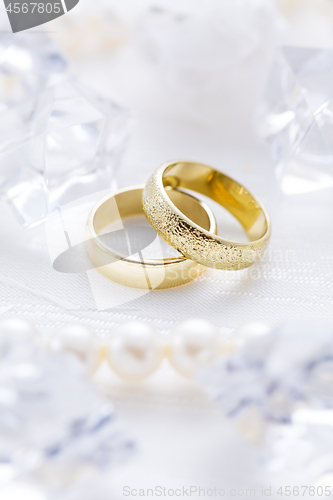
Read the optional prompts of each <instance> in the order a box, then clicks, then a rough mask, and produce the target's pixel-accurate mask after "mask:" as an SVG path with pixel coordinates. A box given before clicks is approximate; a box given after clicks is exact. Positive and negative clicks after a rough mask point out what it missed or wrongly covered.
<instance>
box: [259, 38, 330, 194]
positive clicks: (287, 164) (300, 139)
mask: <svg viewBox="0 0 333 500" xmlns="http://www.w3.org/2000/svg"><path fill="white" fill-rule="evenodd" d="M257 125H258V130H259V133H260V134H261V135H262V137H263V138H264V139H265V140H266V141H267V143H268V145H269V147H270V150H271V154H272V157H273V160H274V163H275V167H276V174H277V178H278V181H279V183H280V185H281V188H282V190H283V191H284V192H285V193H286V194H295V193H304V192H309V191H314V190H318V189H323V188H328V187H332V186H333V140H332V131H333V50H330V49H306V48H300V47H282V48H279V49H277V52H276V56H275V59H274V62H273V66H272V69H271V73H270V75H269V78H268V82H267V86H266V90H265V93H264V97H263V100H262V103H261V105H260V107H259V110H258V116H257Z"/></svg>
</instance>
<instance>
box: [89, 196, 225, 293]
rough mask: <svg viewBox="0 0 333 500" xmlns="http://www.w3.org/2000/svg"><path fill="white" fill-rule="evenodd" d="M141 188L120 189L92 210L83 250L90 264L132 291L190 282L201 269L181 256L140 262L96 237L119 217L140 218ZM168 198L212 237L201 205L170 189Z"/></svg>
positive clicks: (212, 226) (209, 219) (205, 208)
mask: <svg viewBox="0 0 333 500" xmlns="http://www.w3.org/2000/svg"><path fill="white" fill-rule="evenodd" d="M143 188H144V186H134V187H131V188H126V189H122V190H120V191H118V192H116V193H115V194H113V195H112V196H107V197H105V198H103V199H102V200H101V201H100V202H99V203H98V204H97V205H96V206H95V207H94V209H93V210H92V212H91V214H90V216H89V218H88V222H87V230H86V239H87V242H86V248H87V253H88V256H89V259H90V261H91V262H92V264H93V265H94V267H95V268H97V269H98V270H99V271H100V272H101V273H102V274H104V275H105V276H106V277H107V278H109V279H111V280H112V281H115V282H117V283H121V284H122V285H126V286H130V287H134V288H141V289H160V288H170V287H174V286H178V285H182V284H184V283H187V282H189V281H192V280H194V279H195V278H197V277H198V276H200V274H202V273H203V272H204V270H205V267H204V266H201V265H200V264H197V263H195V262H193V261H191V260H188V259H186V258H184V257H183V256H181V255H180V256H179V257H178V256H177V257H173V258H168V259H144V260H141V261H140V259H139V260H135V258H134V257H124V256H122V255H120V254H118V253H116V252H115V251H114V250H112V249H111V248H109V247H108V246H106V245H105V243H103V241H102V240H101V239H100V237H99V235H100V234H101V233H103V230H104V228H106V227H107V226H108V225H110V224H111V223H121V220H122V219H123V218H126V217H131V216H135V215H140V214H142V215H143V210H142V192H143ZM170 199H171V200H172V202H173V203H174V204H175V206H177V207H179V209H180V210H181V211H182V212H184V213H186V214H187V215H188V216H189V217H190V218H191V219H193V220H195V221H196V222H197V223H198V224H199V225H201V226H203V227H204V228H206V229H207V231H210V232H212V233H215V234H216V231H217V227H216V220H215V217H214V215H213V213H212V211H211V210H210V208H209V207H208V206H207V205H206V204H205V203H202V202H201V201H199V200H198V199H197V198H195V197H193V196H191V195H189V194H187V193H184V192H182V191H178V190H172V192H171V193H170ZM111 236H112V233H111ZM156 237H157V235H156ZM110 260H111V263H110Z"/></svg>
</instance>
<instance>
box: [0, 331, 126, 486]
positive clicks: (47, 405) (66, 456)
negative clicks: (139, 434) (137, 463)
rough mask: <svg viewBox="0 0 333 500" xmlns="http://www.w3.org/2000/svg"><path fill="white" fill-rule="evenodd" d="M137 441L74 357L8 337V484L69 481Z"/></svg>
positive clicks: (1, 368) (3, 429)
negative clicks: (30, 479) (28, 477)
mask: <svg viewBox="0 0 333 500" xmlns="http://www.w3.org/2000/svg"><path fill="white" fill-rule="evenodd" d="M132 449H133V443H132V441H131V440H130V439H129V438H128V437H126V436H125V434H124V431H123V430H122V429H121V427H120V426H119V424H118V422H117V419H116V417H115V414H114V411H113V408H112V406H111V404H110V403H109V402H108V401H107V400H106V399H105V398H104V397H103V396H101V395H100V394H99V393H98V391H97V389H96V388H95V387H94V385H93V383H92V382H91V381H90V380H88V378H87V377H86V375H85V372H84V368H83V365H82V364H81V362H80V361H79V359H78V358H76V357H75V356H74V355H70V354H67V355H66V354H62V355H55V354H51V353H48V352H46V351H44V350H42V349H41V348H40V347H39V346H38V345H37V344H36V343H35V342H33V341H29V340H24V341H21V340H19V341H13V340H11V339H8V338H7V339H6V340H5V341H4V342H2V344H1V353H0V488H1V487H4V486H5V485H6V484H8V483H9V482H11V481H12V480H14V479H17V478H20V477H22V476H23V475H25V476H24V477H26V475H27V474H30V475H32V474H33V477H34V479H35V480H37V482H38V483H39V484H44V485H46V486H48V487H61V486H64V485H66V484H67V485H68V484H72V483H74V482H75V481H76V480H78V479H79V478H82V476H83V475H86V474H94V473H96V472H99V471H102V470H104V469H106V470H107V471H108V470H110V466H113V465H116V464H118V463H120V462H121V461H122V460H123V459H124V458H126V457H127V455H128V454H129V453H130V452H131V451H132Z"/></svg>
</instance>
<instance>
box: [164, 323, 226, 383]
mask: <svg viewBox="0 0 333 500" xmlns="http://www.w3.org/2000/svg"><path fill="white" fill-rule="evenodd" d="M218 355H219V332H218V329H217V327H216V326H215V325H213V324H212V323H210V321H207V320H203V319H190V320H187V321H184V322H183V323H180V324H179V325H178V326H177V327H176V328H175V329H174V331H173V333H172V335H171V338H170V341H169V360H170V363H171V364H172V366H173V367H174V368H175V370H177V371H178V372H179V373H181V374H182V375H185V376H186V377H192V376H193V375H195V373H196V372H197V371H198V370H200V369H202V368H204V367H205V366H207V365H208V364H209V363H212V362H213V361H215V359H217V357H218Z"/></svg>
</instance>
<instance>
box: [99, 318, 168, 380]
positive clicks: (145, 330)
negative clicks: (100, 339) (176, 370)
mask: <svg viewBox="0 0 333 500" xmlns="http://www.w3.org/2000/svg"><path fill="white" fill-rule="evenodd" d="M163 354H164V348H163V342H162V340H161V339H160V337H159V335H158V334H157V332H156V331H155V330H154V328H152V327H151V326H150V325H147V324H146V323H141V322H139V321H130V322H127V323H123V324H122V325H119V326H118V327H117V328H116V329H115V330H114V332H113V333H112V335H111V338H110V339H109V340H108V341H107V344H106V358H107V360H108V362H109V364H110V366H111V368H112V369H113V370H114V371H115V372H116V373H117V374H118V375H119V376H120V377H123V378H125V379H128V380H139V379H143V378H146V377H148V376H149V375H151V374H152V373H153V372H154V371H155V370H156V369H157V368H158V366H159V364H160V363H161V361H162V358H163Z"/></svg>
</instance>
